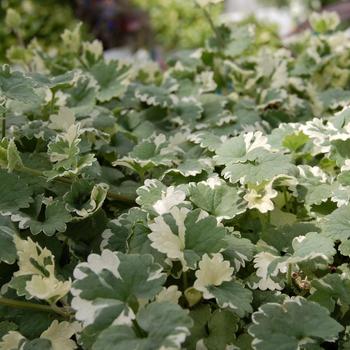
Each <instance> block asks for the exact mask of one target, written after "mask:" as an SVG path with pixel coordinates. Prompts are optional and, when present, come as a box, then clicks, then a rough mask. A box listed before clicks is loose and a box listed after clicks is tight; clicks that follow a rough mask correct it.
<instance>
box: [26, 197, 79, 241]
mask: <svg viewBox="0 0 350 350" xmlns="http://www.w3.org/2000/svg"><path fill="white" fill-rule="evenodd" d="M71 219H72V217H71V216H70V215H69V213H68V212H67V210H66V208H65V206H64V204H63V203H62V202H60V201H54V202H52V203H50V204H48V205H47V206H46V208H45V214H44V218H43V220H42V221H40V220H39V218H37V219H33V220H31V222H30V225H29V226H30V230H31V232H32V233H33V235H36V234H38V233H40V232H44V233H45V234H46V235H47V236H53V235H54V234H55V233H56V232H57V231H58V232H64V231H66V229H67V225H66V223H67V222H69V221H71Z"/></svg>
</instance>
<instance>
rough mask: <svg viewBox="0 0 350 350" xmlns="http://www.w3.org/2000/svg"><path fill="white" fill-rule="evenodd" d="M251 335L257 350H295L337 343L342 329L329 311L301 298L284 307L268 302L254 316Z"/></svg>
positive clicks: (284, 304)
mask: <svg viewBox="0 0 350 350" xmlns="http://www.w3.org/2000/svg"><path fill="white" fill-rule="evenodd" d="M253 322H254V324H253V325H251V326H250V327H249V333H250V334H251V335H252V336H253V337H254V340H253V348H254V349H257V350H265V349H266V350H270V349H277V348H280V349H281V346H283V349H285V350H295V349H298V348H299V347H300V346H305V345H307V344H314V343H316V344H320V343H321V342H322V341H329V342H334V341H335V340H336V339H337V338H338V334H339V332H341V331H342V330H343V327H342V326H341V325H340V324H339V323H338V322H336V321H335V320H334V319H332V318H331V317H330V316H329V313H328V310H327V309H325V308H324V307H322V306H320V305H319V304H316V303H314V302H311V301H307V300H305V299H304V298H302V297H296V298H294V299H291V300H289V301H286V302H285V303H283V304H282V305H280V304H275V303H267V304H265V305H263V306H261V307H260V309H259V311H257V312H255V313H254V314H253Z"/></svg>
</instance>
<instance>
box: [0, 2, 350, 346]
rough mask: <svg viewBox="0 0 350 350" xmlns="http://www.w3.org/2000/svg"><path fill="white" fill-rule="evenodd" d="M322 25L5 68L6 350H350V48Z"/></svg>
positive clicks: (45, 56)
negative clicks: (127, 57) (278, 34)
mask: <svg viewBox="0 0 350 350" xmlns="http://www.w3.org/2000/svg"><path fill="white" fill-rule="evenodd" d="M212 2H213V3H215V2H217V1H212ZM198 5H199V7H198V11H204V15H205V16H210V15H209V10H210V8H208V7H206V6H210V1H209V0H208V1H199V2H198ZM312 22H313V30H312V31H308V32H305V33H304V34H302V35H301V36H300V37H293V38H289V39H288V40H286V41H284V42H281V43H280V44H278V45H275V44H274V45H273V46H267V45H261V42H260V41H257V40H256V37H255V35H254V27H252V26H250V25H246V24H244V25H239V24H236V25H229V24H222V25H220V26H214V24H213V23H212V22H210V23H211V24H212V25H213V30H214V36H213V38H211V39H209V40H208V42H207V44H206V45H205V47H203V48H200V49H198V50H196V51H195V52H191V53H177V54H175V55H173V56H172V57H170V58H169V60H168V67H167V69H166V70H165V71H161V70H160V69H159V68H158V67H157V66H155V65H154V64H153V63H147V62H146V63H144V64H137V65H136V64H135V65H132V64H125V63H123V62H114V61H111V62H106V61H104V59H103V57H102V47H101V45H100V44H99V43H98V42H97V41H94V42H82V41H81V38H80V32H79V27H77V28H76V29H74V30H73V31H65V32H64V33H63V35H62V40H61V42H60V43H59V44H57V50H56V52H51V51H50V52H46V51H45V50H44V49H42V48H40V47H39V45H37V44H31V45H29V46H28V47H27V48H26V52H27V53H28V56H27V55H25V56H23V59H22V60H16V66H15V67H14V66H12V65H4V66H2V67H1V69H0V100H1V105H0V113H1V119H2V139H1V142H0V168H1V169H0V191H1V196H0V213H1V216H0V283H1V295H0V339H1V340H0V349H4V350H14V349H22V350H29V349H39V350H44V349H45V350H47V349H53V350H58V349H65V350H70V349H92V350H105V349H116V350H123V349H128V350H129V349H140V350H141V349H142V350H146V349H147V350H151V349H152V350H156V349H162V350H165V349H188V350H205V349H207V350H221V349H222V350H230V349H242V350H249V349H256V350H274V349H286V350H297V349H303V350H306V349H312V350H316V349H335V348H338V349H348V348H350V327H349V322H350V269H349V257H350V221H349V217H350V107H349V101H350V76H349V65H350V63H349V62H350V59H349V58H350V57H349V56H350V50H349V48H350V39H349V37H348V34H347V33H344V32H339V31H337V30H336V27H337V23H338V20H337V18H336V17H335V16H334V15H330V16H329V15H328V14H321V15H318V16H316V15H314V16H313V21H312ZM27 57H31V59H30V60H27Z"/></svg>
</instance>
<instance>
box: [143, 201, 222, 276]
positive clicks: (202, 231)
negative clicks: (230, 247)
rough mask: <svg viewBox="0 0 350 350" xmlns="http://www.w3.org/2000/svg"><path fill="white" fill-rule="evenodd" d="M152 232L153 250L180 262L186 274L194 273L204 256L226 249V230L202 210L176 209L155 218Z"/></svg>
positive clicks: (150, 237) (150, 236)
mask: <svg viewBox="0 0 350 350" xmlns="http://www.w3.org/2000/svg"><path fill="white" fill-rule="evenodd" d="M149 228H150V229H151V231H152V232H151V233H150V234H149V235H148V238H149V239H150V240H151V242H152V244H151V245H152V247H153V248H154V249H156V250H158V251H159V252H161V253H163V254H166V255H167V257H168V258H169V259H171V260H174V261H181V263H182V265H183V269H184V270H186V269H188V268H192V269H194V268H195V267H196V264H197V262H198V260H200V258H201V257H202V256H203V255H204V254H205V253H207V254H209V253H216V252H218V251H219V250H220V249H222V248H224V247H226V242H225V240H224V238H225V234H226V231H225V229H224V228H223V227H219V226H218V224H217V221H216V219H215V218H214V217H213V216H208V215H207V213H206V212H203V211H202V210H200V209H196V210H193V211H190V210H189V209H187V208H180V209H179V208H178V207H173V208H172V209H171V210H170V213H169V214H164V215H162V216H158V217H156V218H155V219H154V223H152V224H149Z"/></svg>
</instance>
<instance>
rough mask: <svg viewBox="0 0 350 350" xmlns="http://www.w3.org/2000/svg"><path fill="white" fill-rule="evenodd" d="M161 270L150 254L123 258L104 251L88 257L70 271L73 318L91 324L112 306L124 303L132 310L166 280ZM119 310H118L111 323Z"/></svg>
mask: <svg viewBox="0 0 350 350" xmlns="http://www.w3.org/2000/svg"><path fill="white" fill-rule="evenodd" d="M161 271H162V268H161V267H160V265H158V264H155V263H154V260H153V257H152V256H151V255H138V254H130V255H125V254H122V253H112V252H111V251H110V250H104V251H103V252H102V254H101V255H96V254H91V255H90V256H89V257H88V262H86V263H81V264H79V265H77V267H76V268H75V270H74V276H75V278H76V281H75V282H74V285H73V295H74V296H75V297H74V299H73V302H72V305H73V308H75V310H77V315H76V318H77V319H79V320H81V321H84V322H85V324H92V323H94V321H95V319H96V318H98V317H99V314H102V313H103V314H105V313H106V312H108V308H110V307H111V306H112V305H119V304H120V303H124V305H125V306H129V307H133V306H135V305H134V304H135V303H136V304H137V301H136V300H137V299H141V298H142V299H145V300H149V299H152V298H153V297H154V296H155V295H156V294H157V293H159V292H160V291H161V289H162V285H163V283H164V282H165V279H166V277H165V275H164V274H163V273H161ZM116 302H118V303H116ZM121 311H122V310H120V308H118V312H119V313H118V314H117V315H115V318H114V320H116V319H117V317H118V316H119V314H120V313H121ZM130 312H131V311H130ZM131 313H132V312H131ZM130 315H131V314H130ZM130 315H129V317H131V316H130ZM114 320H112V322H113V321H114Z"/></svg>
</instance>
